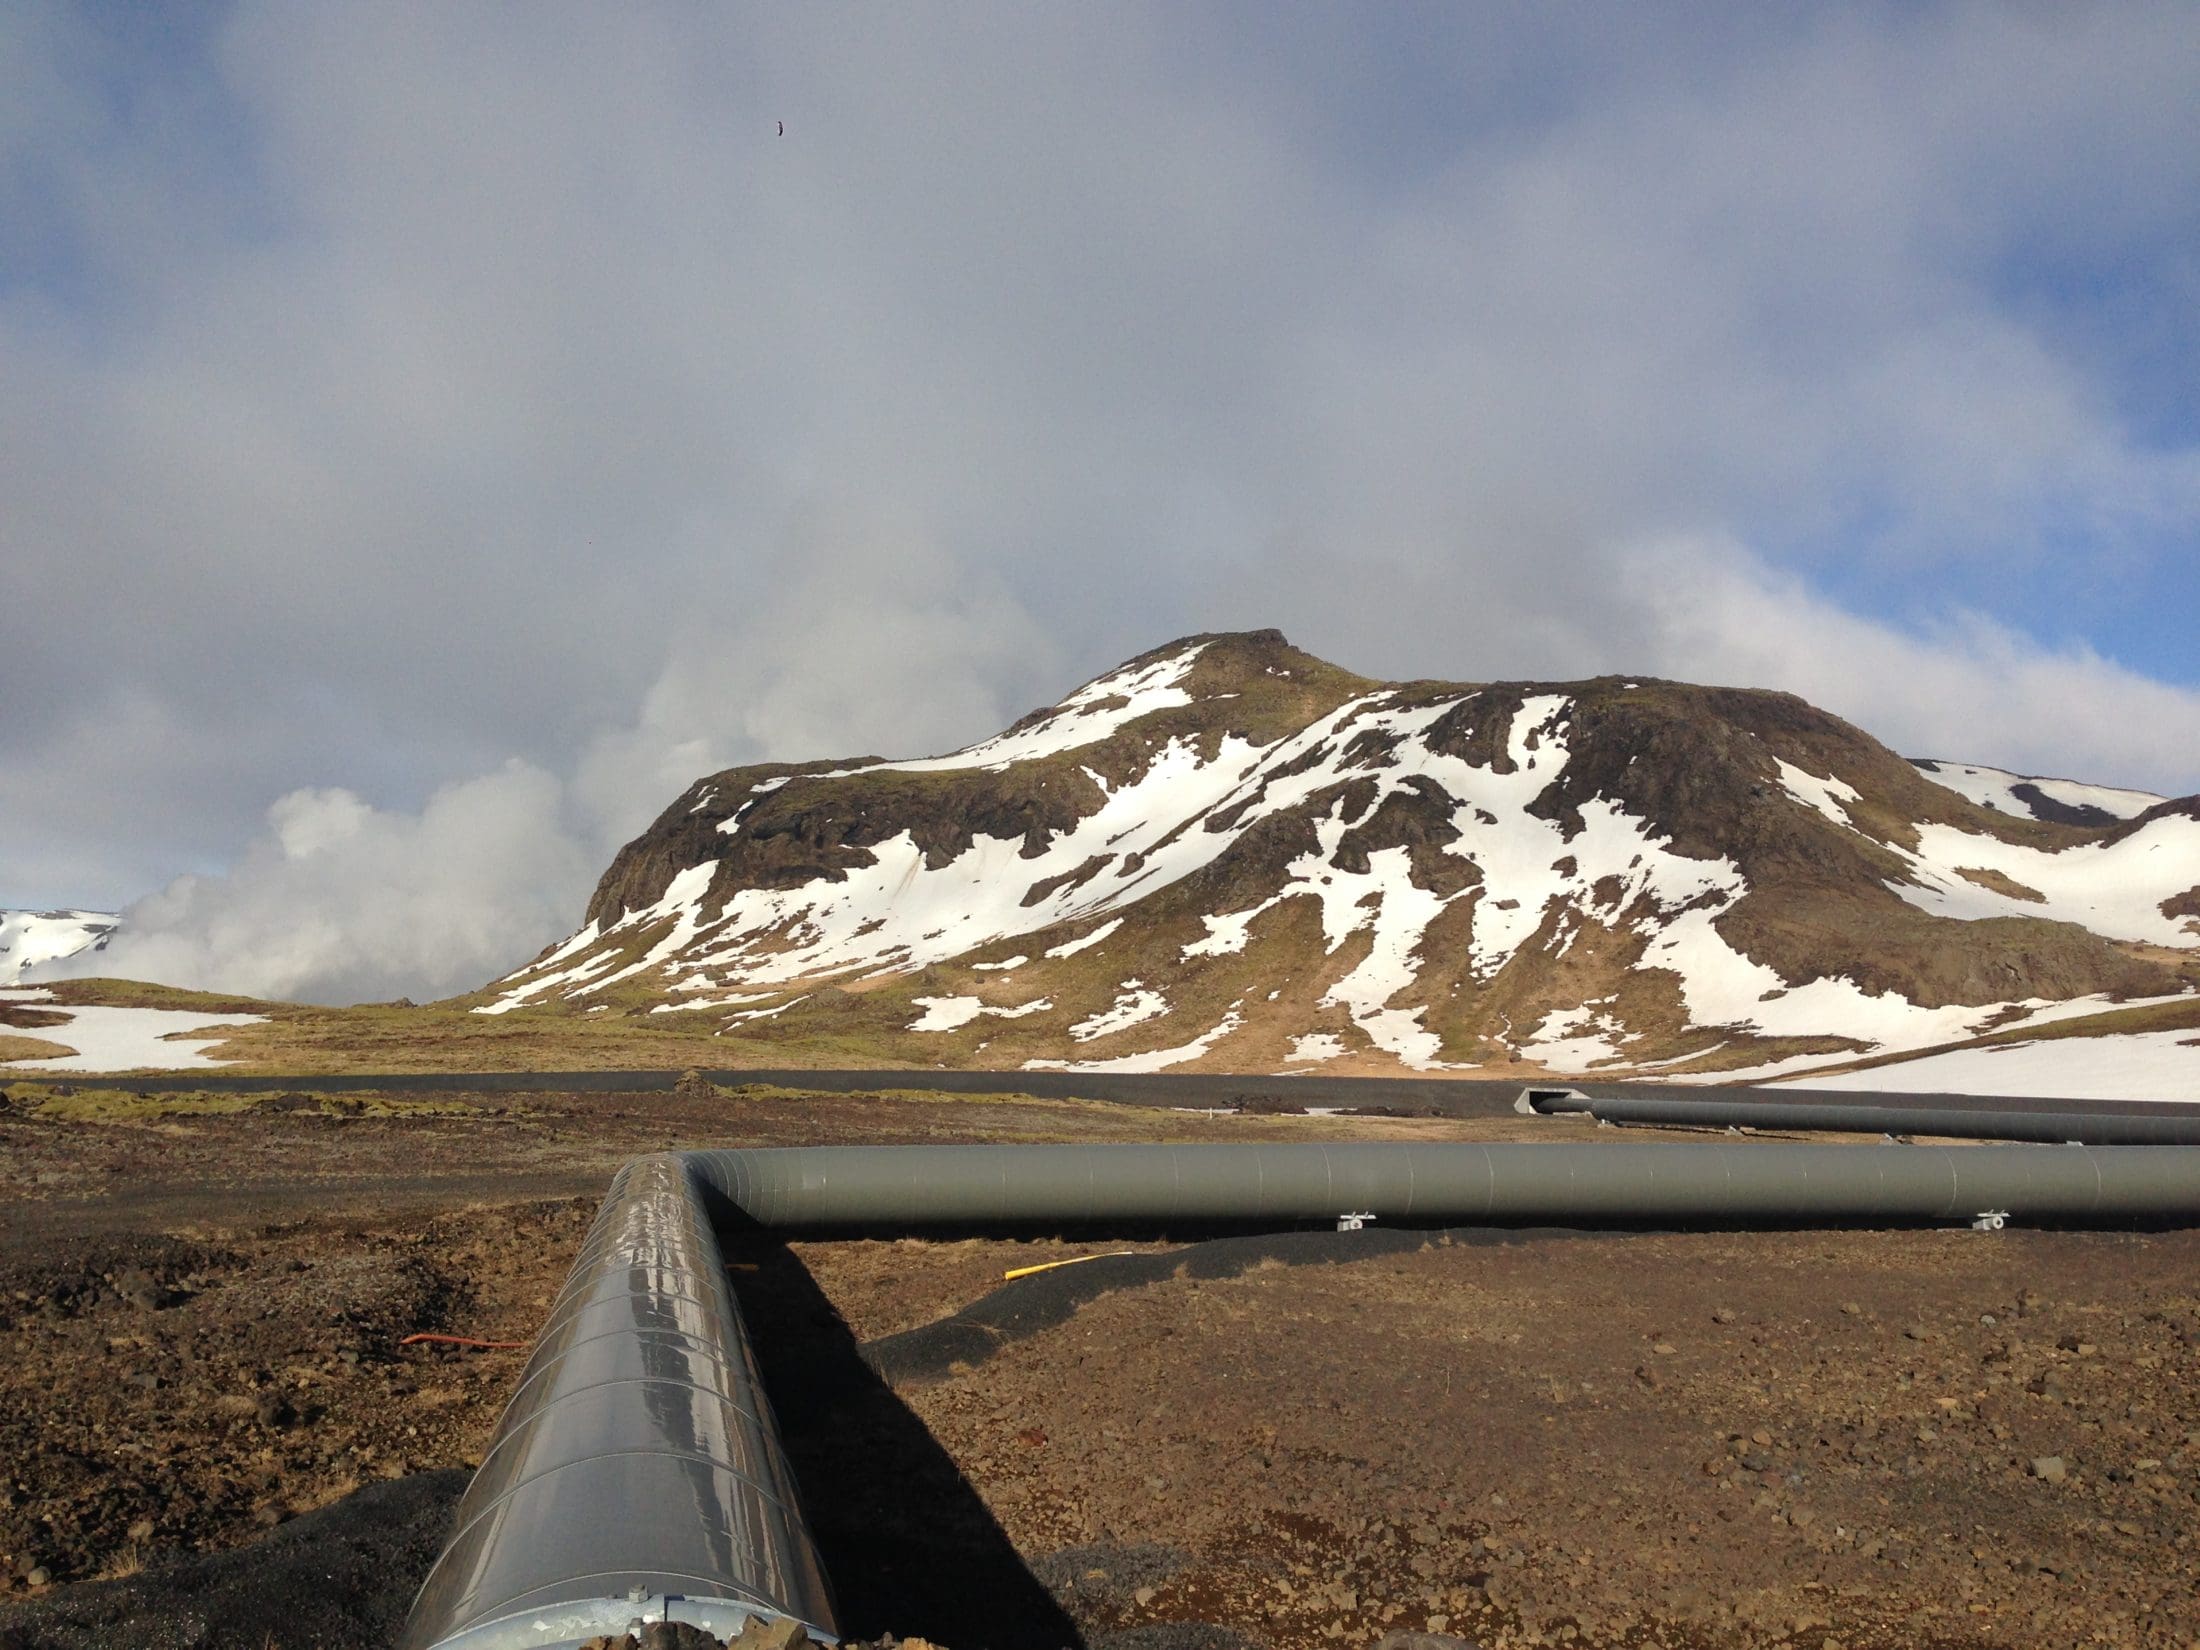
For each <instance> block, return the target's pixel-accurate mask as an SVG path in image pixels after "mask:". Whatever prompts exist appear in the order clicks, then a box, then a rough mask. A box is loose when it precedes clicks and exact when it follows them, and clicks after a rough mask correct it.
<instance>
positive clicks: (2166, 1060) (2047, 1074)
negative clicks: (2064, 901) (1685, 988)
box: [1788, 1028, 2200, 1103]
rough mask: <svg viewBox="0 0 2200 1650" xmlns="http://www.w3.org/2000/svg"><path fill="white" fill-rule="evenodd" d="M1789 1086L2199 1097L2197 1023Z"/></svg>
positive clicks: (1955, 1052) (1959, 1053)
mask: <svg viewBox="0 0 2200 1650" xmlns="http://www.w3.org/2000/svg"><path fill="white" fill-rule="evenodd" d="M1788 1086H1792V1087H1795V1088H1803V1089H1842V1090H1854V1089H1863V1090H1868V1091H1879V1090H1895V1091H1898V1092H1903V1093H1911V1094H2015V1095H2032V1096H2038V1097H2040V1098H2042V1099H2049V1100H2186V1101H2193V1102H2196V1103H2200V1030H2194V1029H2191V1028H2187V1029H2185V1030H2182V1031H2124V1032H2112V1033H2110V1034H2108V1035H2107V1036H2102V1037H2060V1038H2051V1039H2048V1040H2045V1041H2041V1042H2031V1043H1994V1044H1989V1045H1988V1046H1986V1047H1984V1048H1965V1049H1952V1050H1950V1051H1949V1052H1947V1053H1945V1054H1927V1055H1923V1056H1921V1057H1919V1058H1918V1059H1915V1060H1903V1061H1899V1062H1897V1063H1895V1064H1891V1065H1884V1066H1874V1067H1873V1068H1871V1069H1870V1070H1869V1071H1855V1072H1845V1073H1843V1074H1842V1075H1840V1076H1837V1077H1813V1078H1811V1079H1809V1080H1808V1081H1806V1082H1797V1083H1795V1084H1793V1085H1788Z"/></svg>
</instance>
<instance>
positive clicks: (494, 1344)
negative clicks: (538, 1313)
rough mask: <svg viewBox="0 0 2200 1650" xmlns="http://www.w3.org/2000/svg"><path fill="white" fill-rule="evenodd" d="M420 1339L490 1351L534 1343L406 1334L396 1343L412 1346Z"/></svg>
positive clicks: (520, 1348) (521, 1347)
mask: <svg viewBox="0 0 2200 1650" xmlns="http://www.w3.org/2000/svg"><path fill="white" fill-rule="evenodd" d="M421 1341H438V1342H441V1343H442V1344H443V1345H445V1346H478V1347H483V1348H485V1349H487V1350H488V1351H491V1352H520V1351H525V1350H526V1349H527V1348H528V1347H530V1346H532V1345H534V1342H532V1341H477V1340H475V1339H474V1338H473V1336H471V1335H407V1336H406V1337H405V1338H404V1339H403V1340H401V1341H399V1342H398V1343H397V1344H398V1345H399V1346H414V1345H417V1344H418V1343H420V1342H421Z"/></svg>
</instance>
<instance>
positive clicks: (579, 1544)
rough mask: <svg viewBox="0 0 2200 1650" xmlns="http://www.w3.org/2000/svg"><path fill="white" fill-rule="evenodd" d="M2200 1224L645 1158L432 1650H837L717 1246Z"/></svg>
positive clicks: (2013, 1198)
mask: <svg viewBox="0 0 2200 1650" xmlns="http://www.w3.org/2000/svg"><path fill="white" fill-rule="evenodd" d="M1988 1214H1993V1215H2001V1216H2005V1217H2006V1218H2009V1219H2014V1220H2017V1221H2020V1222H2021V1221H2040V1222H2053V1223H2058V1224H2072V1225H2078V1224H2083V1225H2122V1224H2129V1223H2137V1222H2150V1223H2186V1224H2191V1223H2195V1222H2200V1148H2188V1147H2176V1146H2154V1147H2143V1148H2140V1147H2131V1148H2120V1147H2103V1148H2093V1147H2087V1146H2053V1147H2042V1146H1956V1147H1934V1146H1817V1145H1793V1144H1782V1143H1776V1142H1750V1143H1747V1144H1739V1143H1735V1144H1729V1143H1702V1144H1698V1143H1689V1144H1672V1143H1665V1142H1659V1143H1642V1144H1636V1143H1615V1144H1597V1143H1587V1142H1583V1143H1576V1144H1533V1145H1474V1144H1465V1143H1450V1142H1446V1143H1440V1144H1428V1145H1390V1144H1384V1145H1352V1144H1342V1145H1211V1146H1158V1145H1157V1146H1144V1145H1141V1146H805V1147H792V1148H778V1149H754V1150H748V1149H743V1150H730V1151H699V1152H689V1153H686V1154H682V1155H666V1156H656V1157H645V1158H637V1159H636V1160H635V1161H633V1162H631V1163H629V1164H627V1165H626V1167H624V1168H623V1169H621V1170H620V1171H619V1174H618V1177H617V1178H616V1179H615V1180H614V1181H613V1182H612V1186H611V1191H610V1193H609V1195H608V1196H607V1197H606V1198H605V1199H604V1205H603V1209H602V1211H601V1212H600V1213H599V1214H598V1215H597V1217H596V1223H595V1226H594V1227H593V1228H592V1229H591V1230H590V1233H589V1236H588V1238H587V1240H586V1241H585V1242H584V1243H583V1245H582V1248H581V1255H580V1259H579V1261H578V1263H577V1264H576V1265H575V1267H574V1270H573V1274H572V1277H571V1278H570V1279H569V1280H568V1282H567V1283H566V1285H565V1288H564V1290H563V1291H562V1292H561V1293H560V1295H559V1296H558V1299H557V1302H556V1304H555V1305H554V1306H553V1307H552V1309H551V1313H550V1317H549V1321H548V1322H547V1323H546V1324H545V1326H544V1328H543V1330H542V1332H541V1334H540V1335H539V1336H538V1338H537V1340H536V1343H535V1348H534V1353H533V1356H532V1357H531V1358H530V1359H529V1361H528V1364H527V1367H526V1370H525V1371H524V1372H523V1374H522V1375H521V1377H520V1382H519V1387H518V1390H517V1391H516V1393H515V1394H514V1396H513V1398H512V1401H511V1404H510V1406H509V1407H508V1408H507V1409H506V1411H505V1414H504V1417H503V1419H502V1421H501V1422H499V1424H498V1427H497V1431H496V1435H495V1437H494V1439H493V1440H492V1441H491V1443H490V1446H489V1450H488V1453H487V1454H486V1455H485V1456H484V1457H483V1460H482V1464H481V1469H480V1471H479V1472H478V1473H477V1474H476V1475H475V1478H474V1481H473V1483H472V1484H471V1485H470V1486H469V1487H468V1489H467V1492H466V1495H465V1497H464V1499H463V1500H462V1501H461V1502H460V1504H459V1509H458V1514H457V1518H456V1525H455V1531H454V1534H453V1535H452V1537H451V1540H450V1544H449V1545H448V1546H447V1547H446V1548H445V1550H444V1552H443V1555H442V1557H441V1558H439V1559H438V1560H437V1561H436V1565H435V1568H434V1569H433V1570H432V1571H431V1572H430V1573H429V1576H428V1580H427V1583H426V1585H425V1586H424V1587H423V1588H422V1589H421V1593H420V1596H419V1598H418V1600H417V1601H416V1602H415V1604H414V1606H413V1612H412V1616H411V1619H410V1621H409V1623H408V1626H407V1631H406V1636H405V1638H404V1639H403V1640H402V1641H401V1642H402V1644H403V1645H404V1646H405V1647H406V1650H539V1647H550V1646H557V1647H570V1646H573V1645H577V1644H578V1643H579V1642H580V1641H581V1640H582V1639H584V1638H587V1637H590V1636H592V1635H594V1634H599V1633H616V1632H619V1631H621V1630H623V1629H624V1628H625V1627H626V1626H627V1625H628V1623H629V1622H630V1621H631V1620H633V1619H634V1618H636V1617H641V1618H644V1619H648V1620H657V1619H671V1620H676V1621H688V1622H692V1623H694V1624H696V1625H699V1626H706V1627H709V1628H711V1629H712V1630H713V1631H715V1632H717V1633H719V1634H720V1635H721V1636H731V1635H732V1634H733V1633H735V1632H737V1631H738V1630H739V1628H740V1627H741V1625H742V1624H743V1622H744V1621H746V1620H747V1619H748V1618H749V1617H751V1616H764V1617H786V1618H791V1619H793V1620H796V1621H799V1622H801V1623H803V1624H804V1625H806V1626H807V1627H809V1628H811V1629H812V1630H814V1631H815V1632H817V1633H818V1634H819V1635H820V1636H829V1635H830V1634H831V1632H832V1630H833V1625H834V1623H833V1611H832V1604H831V1600H830V1597H829V1595H828V1593H827V1591H826V1586H825V1581H824V1577H823V1575H822V1572H821V1570H820V1568H819V1566H818V1562H817V1557H816V1553H815V1550H814V1548H813V1546H812V1544H811V1541H810V1537H809V1534H808V1531H807V1529H806V1528H805V1526H804V1525H803V1522H802V1518H801V1513H800V1510H799V1507H798V1505H797V1501H796V1496H795V1491H794V1486H793V1481H792V1478H791V1475H790V1474H789V1472H788V1469H787V1464H786V1459H785V1454H784V1451H783V1449H782V1448H781V1445H780V1442H779V1439H778V1435H777V1433H776V1431H775V1430H774V1427H773V1423H772V1420H771V1412H770V1409H769V1407H768V1406H767V1405H766V1403H765V1401H764V1397H763V1392H762V1388H761V1383H760V1382H759V1380H758V1379H757V1374H756V1366H755V1360H754V1357H753V1355H752V1354H751V1352H750V1350H749V1345H748V1341H747V1338H746V1336H745V1334H744V1333H743V1329H742V1324H741V1316H740V1312H739V1310H738V1309H737V1308H736V1306H735V1304H734V1300H733V1296H732V1293H731V1291H730V1290H729V1289H728V1287H727V1284H726V1276H725V1268H724V1260H723V1257H722V1255H721V1253H720V1250H719V1246H718V1239H717V1236H716V1233H715V1231H714V1221H717V1222H722V1223H746V1224H749V1225H753V1226H757V1227H764V1228H770V1229H775V1230H786V1231H833V1230H862V1231H866V1232H870V1233H874V1234H884V1233H893V1232H904V1231H920V1230H942V1229H965V1230H967V1229H972V1228H995V1229H1001V1228H1007V1229H1023V1230H1041V1231H1059V1230H1062V1229H1064V1228H1070V1227H1085V1228H1090V1227H1105V1226H1110V1225H1113V1226H1116V1227H1119V1228H1141V1229H1148V1230H1151V1229H1154V1228H1157V1227H1160V1228H1169V1227H1176V1228H1190V1227H1196V1226H1200V1225H1214V1224H1233V1225H1242V1224H1248V1223H1261V1222H1273V1223H1278V1224H1295V1223H1299V1222H1306V1221H1323V1222H1327V1221H1331V1220H1334V1219H1338V1218H1339V1217H1343V1216H1373V1217H1374V1218H1376V1219H1378V1220H1382V1221H1387V1222H1392V1223H1404V1224H1416V1225H1455V1224H1456V1225H1464V1224H1497V1225H1502V1224H1514V1223H1518V1224H1525V1223H1536V1224H1575V1225H1600V1224H1618V1223H1647V1224H1661V1225H1687V1224H1714V1225H1748V1224H1766V1225H1804V1224H1813V1223H1832V1222H1839V1223H1848V1224H1855V1223H1876V1224H1886V1225H1909V1224H1918V1223H1927V1222H1934V1221H1964V1222H1970V1221H1972V1220H1974V1219H1976V1218H1977V1217H1979V1216H1981V1215H1988Z"/></svg>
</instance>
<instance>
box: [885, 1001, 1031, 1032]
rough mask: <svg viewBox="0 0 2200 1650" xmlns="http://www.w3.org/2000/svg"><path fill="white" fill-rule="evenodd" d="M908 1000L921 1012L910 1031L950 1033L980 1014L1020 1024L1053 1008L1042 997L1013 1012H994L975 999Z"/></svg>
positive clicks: (998, 1009) (1004, 1009)
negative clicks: (1030, 1016)
mask: <svg viewBox="0 0 2200 1650" xmlns="http://www.w3.org/2000/svg"><path fill="white" fill-rule="evenodd" d="M910 1000H911V1001H912V1002H913V1003H915V1004H916V1006H917V1007H919V1008H921V1009H923V1010H924V1012H923V1013H922V1014H921V1015H919V1016H918V1017H917V1018H916V1019H914V1020H911V1021H910V1022H909V1029H910V1030H911V1031H953V1030H955V1029H956V1028H957V1027H958V1026H966V1025H968V1024H969V1023H970V1022H971V1021H972V1020H975V1019H977V1018H978V1017H979V1016H980V1015H983V1014H990V1015H992V1016H993V1017H994V1018H995V1019H1000V1020H1020V1019H1022V1018H1023V1017H1024V1016H1025V1015H1026V1014H1041V1013H1044V1012H1045V1011H1046V1010H1048V1009H1050V1008H1052V1007H1053V1006H1054V1004H1053V1003H1052V1002H1051V1001H1049V1000H1048V999H1047V998H1045V997H1041V998H1040V999H1039V1000H1038V1001H1036V1002H1030V1003H1023V1004H1020V1005H1018V1006H1017V1007H1015V1008H994V1007H991V1006H990V1005H988V1004H987V1003H986V1002H985V1001H984V1000H982V999H981V998H977V997H914V998H911V999H910Z"/></svg>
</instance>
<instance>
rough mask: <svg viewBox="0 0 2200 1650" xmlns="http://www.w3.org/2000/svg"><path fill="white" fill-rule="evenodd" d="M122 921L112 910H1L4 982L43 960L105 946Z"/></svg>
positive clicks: (0, 977) (0, 968)
mask: <svg viewBox="0 0 2200 1650" xmlns="http://www.w3.org/2000/svg"><path fill="white" fill-rule="evenodd" d="M118 920H119V919H117V918H116V917H115V915H114V914H113V913H112V912H109V911H0V985H13V984H14V983H15V982H16V981H18V980H20V979H22V978H23V976H24V973H25V972H26V971H27V970H28V969H30V968H32V967H34V966H36V965H37V964H39V963H45V962H58V961H60V960H61V959H62V958H64V957H73V956H76V955H77V954H78V953H80V952H84V951H98V950H102V949H104V948H105V946H106V944H107V941H108V939H109V938H110V937H111V936H112V935H113V934H114V931H115V928H116V926H117V923H118Z"/></svg>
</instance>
